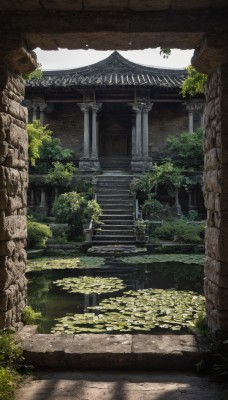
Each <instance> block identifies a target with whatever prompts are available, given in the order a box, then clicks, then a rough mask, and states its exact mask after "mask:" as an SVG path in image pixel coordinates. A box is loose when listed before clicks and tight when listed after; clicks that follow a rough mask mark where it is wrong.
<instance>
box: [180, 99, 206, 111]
mask: <svg viewBox="0 0 228 400" xmlns="http://www.w3.org/2000/svg"><path fill="white" fill-rule="evenodd" d="M184 104H185V105H186V110H187V111H188V112H194V111H200V110H202V109H203V107H204V104H205V103H203V102H197V101H190V102H189V103H184Z"/></svg>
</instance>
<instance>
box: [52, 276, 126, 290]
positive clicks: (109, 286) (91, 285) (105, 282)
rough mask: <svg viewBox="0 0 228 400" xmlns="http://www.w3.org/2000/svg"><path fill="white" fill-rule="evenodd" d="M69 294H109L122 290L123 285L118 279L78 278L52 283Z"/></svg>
mask: <svg viewBox="0 0 228 400" xmlns="http://www.w3.org/2000/svg"><path fill="white" fill-rule="evenodd" d="M53 283H54V284H55V285H57V286H60V287H61V288H62V289H63V290H66V291H67V292H69V293H84V294H91V293H97V294H100V293H111V292H116V291H118V290H121V289H124V288H125V285H124V284H123V281H122V280H121V279H119V278H115V277H111V278H101V277H91V276H80V277H78V278H64V279H59V280H57V281H54V282H53Z"/></svg>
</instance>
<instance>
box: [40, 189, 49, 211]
mask: <svg viewBox="0 0 228 400" xmlns="http://www.w3.org/2000/svg"><path fill="white" fill-rule="evenodd" d="M46 206H47V205H46V195H45V189H44V188H41V189H40V205H39V209H40V210H41V211H42V212H43V213H44V214H45V215H46Z"/></svg>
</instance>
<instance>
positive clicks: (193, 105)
mask: <svg viewBox="0 0 228 400" xmlns="http://www.w3.org/2000/svg"><path fill="white" fill-rule="evenodd" d="M203 107H204V103H202V101H191V102H189V103H188V104H187V106H186V109H187V110H188V131H189V132H190V133H193V132H194V111H199V112H202V110H203ZM200 122H201V127H202V126H203V118H202V114H201V121H200Z"/></svg>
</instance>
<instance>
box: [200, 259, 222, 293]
mask: <svg viewBox="0 0 228 400" xmlns="http://www.w3.org/2000/svg"><path fill="white" fill-rule="evenodd" d="M204 272H205V276H206V277H207V278H208V279H209V280H210V281H212V282H213V283H215V284H216V285H218V286H221V287H224V288H228V263H222V262H220V261H217V260H213V259H212V258H210V257H206V258H205V266H204Z"/></svg>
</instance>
